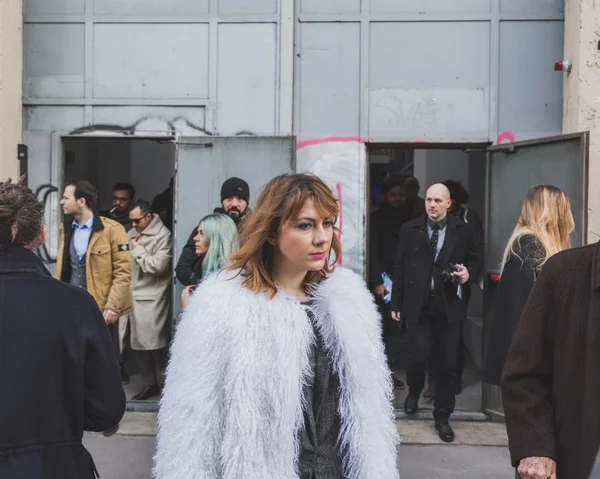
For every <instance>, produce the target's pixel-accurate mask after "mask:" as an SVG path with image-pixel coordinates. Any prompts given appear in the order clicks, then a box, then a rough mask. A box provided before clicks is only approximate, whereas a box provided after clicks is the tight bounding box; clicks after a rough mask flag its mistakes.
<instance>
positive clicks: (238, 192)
mask: <svg viewBox="0 0 600 479" xmlns="http://www.w3.org/2000/svg"><path fill="white" fill-rule="evenodd" d="M249 201H250V187H249V186H248V183H246V182H245V181H244V180H242V179H241V178H236V177H232V178H229V179H228V180H226V181H225V182H224V183H223V185H222V186H221V206H220V207H218V208H215V210H214V213H223V214H226V215H229V217H230V218H231V219H232V220H233V221H234V222H235V224H236V225H238V227H239V225H240V224H241V222H242V220H243V219H244V217H246V216H247V215H248V214H250V211H251V210H250V208H249V207H248V202H249ZM197 234H198V231H197V227H196V228H194V230H193V231H192V233H191V235H190V237H189V238H188V241H187V243H186V245H185V246H184V247H183V251H182V252H181V256H180V257H179V260H178V261H177V267H176V268H175V275H176V276H177V279H178V280H179V282H180V283H181V284H183V285H184V286H190V285H193V284H196V283H197V281H198V274H197V271H196V266H198V265H199V264H202V257H201V256H198V255H197V254H196V246H195V244H194V237H195V236H196V235H197Z"/></svg>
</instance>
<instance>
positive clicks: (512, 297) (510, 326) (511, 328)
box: [483, 235, 546, 386]
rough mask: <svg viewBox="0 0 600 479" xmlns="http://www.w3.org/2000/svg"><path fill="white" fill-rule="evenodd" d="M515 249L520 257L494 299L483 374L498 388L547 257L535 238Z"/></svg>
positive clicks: (529, 237)
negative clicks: (531, 294)
mask: <svg viewBox="0 0 600 479" xmlns="http://www.w3.org/2000/svg"><path fill="white" fill-rule="evenodd" d="M513 249H514V251H515V252H516V253H517V254H514V253H513V254H511V255H510V257H509V259H508V261H507V262H506V264H505V265H504V269H503V271H502V277H501V278H500V284H498V290H497V292H496V298H495V300H494V319H493V321H492V328H491V333H490V340H489V345H488V352H487V356H486V361H485V366H484V372H483V380H484V381H485V382H487V383H490V384H495V385H496V386H500V378H501V377H502V370H503V369H504V363H505V362H506V355H507V354H508V349H509V348H510V343H511V342H512V339H513V337H514V335H515V331H516V330H517V325H518V324H519V318H520V317H521V313H522V312H523V308H524V307H525V303H526V302H527V299H528V298H529V294H530V293H531V290H532V289H533V284H534V282H535V279H536V276H537V275H538V273H539V271H538V265H539V261H538V260H539V259H540V258H543V257H544V256H545V255H546V253H545V250H544V247H543V246H542V245H541V244H540V242H539V241H537V239H536V238H535V236H533V235H526V236H523V237H522V238H521V239H520V240H519V242H518V244H515V245H514V246H513Z"/></svg>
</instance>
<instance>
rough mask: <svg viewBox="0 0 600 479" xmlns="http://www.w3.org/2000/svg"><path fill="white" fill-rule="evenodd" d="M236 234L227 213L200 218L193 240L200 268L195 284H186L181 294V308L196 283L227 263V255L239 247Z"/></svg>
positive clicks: (185, 303)
mask: <svg viewBox="0 0 600 479" xmlns="http://www.w3.org/2000/svg"><path fill="white" fill-rule="evenodd" d="M237 234H238V230H237V226H236V224H235V223H234V221H233V220H232V219H231V218H230V217H229V216H228V215H225V214H221V213H213V214H210V215H208V216H205V217H204V218H202V220H200V225H199V226H198V234H197V235H196V237H195V238H194V242H195V245H196V254H197V255H198V256H199V257H202V262H201V263H200V265H199V266H201V268H200V267H198V268H196V277H197V282H196V284H195V285H191V286H188V287H187V288H185V289H184V290H183V293H182V294H181V305H182V306H183V308H185V307H186V306H187V304H188V301H189V297H190V294H191V293H192V291H193V290H194V288H195V287H196V286H197V284H198V283H200V282H201V281H202V280H203V279H204V278H206V277H207V276H208V275H210V274H211V273H214V272H216V271H219V270H220V269H222V268H223V267H225V266H227V265H228V264H229V257H230V256H231V255H232V254H233V253H235V252H236V251H237V250H238V248H239V245H238V237H237Z"/></svg>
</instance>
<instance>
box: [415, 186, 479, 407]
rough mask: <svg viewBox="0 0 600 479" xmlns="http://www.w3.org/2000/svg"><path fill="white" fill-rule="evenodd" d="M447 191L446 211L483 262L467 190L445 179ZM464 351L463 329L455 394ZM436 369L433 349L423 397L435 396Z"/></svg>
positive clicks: (476, 221) (460, 384)
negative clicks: (470, 235)
mask: <svg viewBox="0 0 600 479" xmlns="http://www.w3.org/2000/svg"><path fill="white" fill-rule="evenodd" d="M442 184H443V185H444V186H446V188H448V191H450V208H449V209H448V213H449V214H452V215H454V216H456V217H457V218H460V219H461V220H462V221H464V222H465V223H466V224H467V226H468V227H469V229H470V230H471V233H473V241H474V242H475V248H476V249H477V256H478V257H479V260H480V261H481V263H483V241H484V237H485V234H484V230H483V222H482V221H481V217H480V216H479V214H478V213H477V211H475V210H471V209H469V207H468V206H467V205H468V203H469V192H468V191H467V189H466V188H465V187H464V186H463V184H462V183H461V182H460V181H454V180H446V181H444V182H443V183H442ZM477 280H478V278H473V279H472V282H473V283H477ZM465 353H466V347H465V343H464V337H463V331H462V330H461V332H460V347H459V349H458V388H457V394H459V393H460V392H461V390H462V374H463V370H464V367H465ZM436 370H437V362H436V359H435V351H433V352H432V357H431V359H430V363H429V387H428V389H427V391H425V393H424V394H423V397H425V398H430V397H435V391H436V381H435V375H436Z"/></svg>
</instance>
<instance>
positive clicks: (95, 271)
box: [56, 181, 133, 435]
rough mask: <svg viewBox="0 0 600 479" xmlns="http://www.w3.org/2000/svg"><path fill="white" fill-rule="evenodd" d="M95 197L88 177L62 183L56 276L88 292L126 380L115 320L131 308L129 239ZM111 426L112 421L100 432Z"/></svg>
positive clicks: (107, 432)
mask: <svg viewBox="0 0 600 479" xmlns="http://www.w3.org/2000/svg"><path fill="white" fill-rule="evenodd" d="M97 202H98V192H97V190H96V188H95V187H94V186H93V185H92V184H91V183H89V182H88V181H78V182H73V183H69V184H68V185H67V186H66V187H65V191H64V193H63V196H62V199H61V201H60V204H61V205H62V207H63V213H64V214H65V219H66V221H65V224H66V227H65V226H64V225H61V226H60V227H59V232H60V244H59V248H58V257H57V259H56V278H57V279H60V280H61V281H64V282H65V283H70V284H72V285H73V286H77V287H79V288H83V289H86V290H87V291H88V292H89V293H90V294H91V295H92V296H93V297H94V299H95V300H96V303H97V304H98V307H99V308H100V310H101V311H102V316H103V317H104V321H105V322H106V324H107V325H108V327H109V330H110V332H111V335H112V337H113V344H114V347H115V354H116V356H117V359H118V360H119V363H120V365H121V378H122V380H123V382H126V379H127V378H126V375H125V374H124V369H123V360H122V357H121V354H120V351H119V337H118V326H117V324H116V323H117V321H118V319H119V317H120V316H122V315H124V314H127V313H129V312H130V311H131V310H132V308H133V304H132V298H131V291H130V289H129V288H130V285H131V261H130V258H129V243H128V240H127V234H126V233H125V229H124V228H123V226H121V225H120V224H119V223H117V222H116V221H113V220H110V219H108V218H104V217H101V216H99V215H98V213H97V209H96V206H97V204H98V203H97ZM117 430H118V425H117V426H115V428H112V429H111V430H109V431H105V435H111V434H114V433H115V432H116V431H117Z"/></svg>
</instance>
